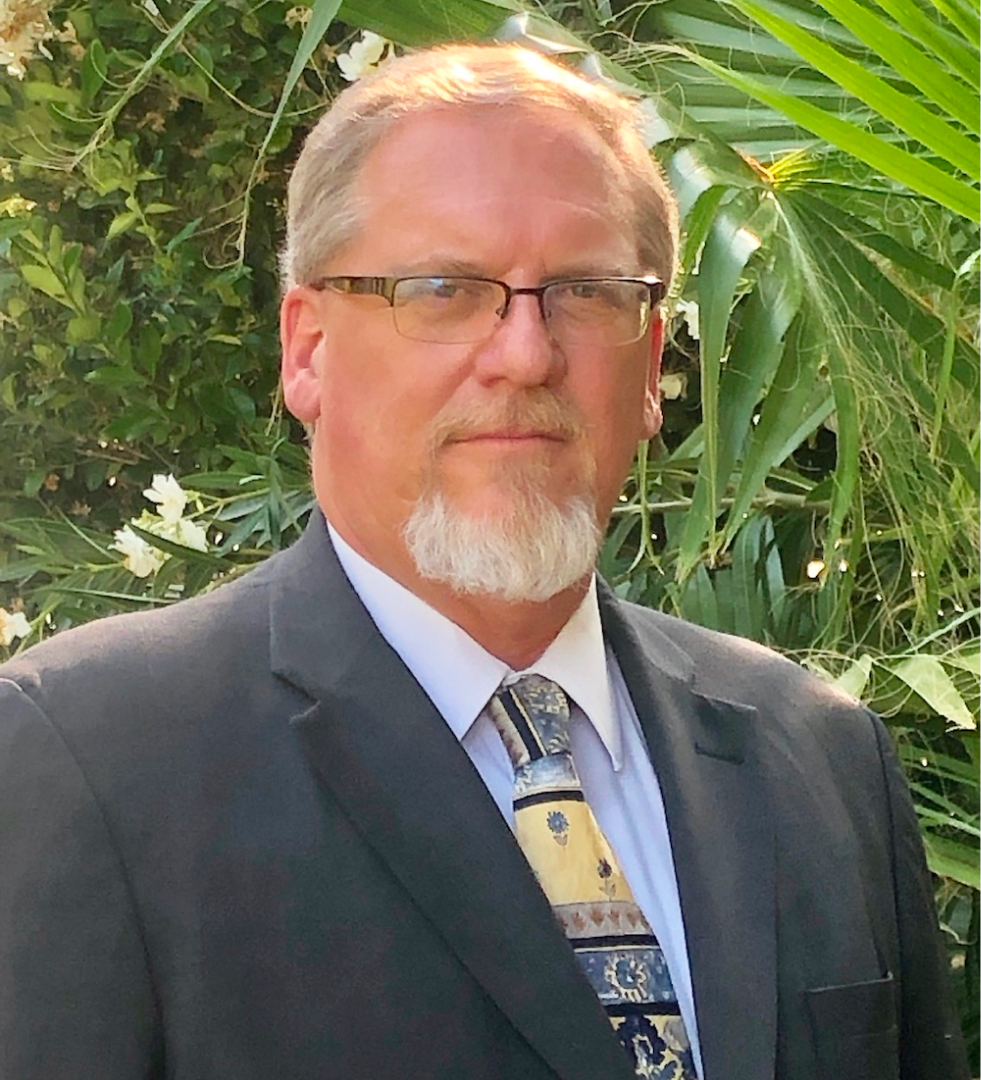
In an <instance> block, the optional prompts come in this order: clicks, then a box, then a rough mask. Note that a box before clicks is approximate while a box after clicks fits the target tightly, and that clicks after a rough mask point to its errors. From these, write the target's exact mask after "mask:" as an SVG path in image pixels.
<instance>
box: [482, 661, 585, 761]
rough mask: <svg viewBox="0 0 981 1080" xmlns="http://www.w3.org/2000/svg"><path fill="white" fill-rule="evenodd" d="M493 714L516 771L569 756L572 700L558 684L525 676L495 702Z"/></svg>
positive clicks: (493, 702)
mask: <svg viewBox="0 0 981 1080" xmlns="http://www.w3.org/2000/svg"><path fill="white" fill-rule="evenodd" d="M490 713H491V717H492V719H493V721H494V724H495V726H496V727H497V730H498V731H499V732H500V735H501V738H502V739H503V740H504V745H505V746H506V747H507V751H508V755H509V756H510V758H511V764H512V765H513V766H514V768H515V769H518V768H520V767H521V766H522V765H527V764H528V763H529V762H531V761H536V760H538V759H539V758H543V757H548V756H549V755H551V754H563V753H568V752H569V745H570V744H569V699H568V698H567V697H566V696H565V694H564V693H563V691H562V687H561V686H559V684H558V683H555V682H552V680H551V679H546V678H544V677H543V676H541V675H523V676H522V677H521V678H520V679H518V681H517V682H515V683H512V684H511V685H510V686H502V687H501V688H500V689H499V690H498V691H497V693H496V694H495V695H494V696H493V697H492V698H491V701H490Z"/></svg>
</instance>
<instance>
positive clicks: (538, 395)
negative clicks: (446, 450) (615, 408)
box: [431, 388, 586, 452]
mask: <svg viewBox="0 0 981 1080" xmlns="http://www.w3.org/2000/svg"><path fill="white" fill-rule="evenodd" d="M585 429H586V425H585V423H584V421H583V419H582V416H581V414H580V413H579V410H578V409H577V408H576V407H575V406H574V405H573V404H572V403H571V402H567V401H563V400H562V399H561V398H559V397H557V396H556V395H555V394H553V393H552V392H551V391H550V390H545V389H544V388H540V389H537V390H531V391H527V392H525V393H522V394H513V395H512V396H511V397H508V398H504V399H502V400H492V401H487V402H485V403H483V404H481V405H478V406H475V407H470V408H468V409H467V410H466V412H465V413H464V412H463V411H462V410H461V409H460V407H459V406H456V407H455V408H453V409H451V408H449V407H447V408H445V409H443V410H442V411H441V412H440V413H439V414H438V415H437V416H436V419H435V421H434V423H433V429H432V437H431V438H432V442H431V446H432V450H433V452H435V451H436V450H438V449H439V448H440V447H441V446H444V445H445V444H446V443H448V442H454V441H457V440H459V439H466V438H472V437H474V436H479V435H486V434H488V433H489V432H499V431H514V432H535V433H537V434H541V435H547V436H550V437H553V438H558V439H576V438H579V437H580V436H581V435H583V433H584V432H585Z"/></svg>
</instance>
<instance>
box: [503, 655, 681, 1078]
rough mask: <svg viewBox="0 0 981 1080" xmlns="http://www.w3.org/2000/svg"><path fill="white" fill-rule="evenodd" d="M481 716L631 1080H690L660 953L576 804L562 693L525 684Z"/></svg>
mask: <svg viewBox="0 0 981 1080" xmlns="http://www.w3.org/2000/svg"><path fill="white" fill-rule="evenodd" d="M490 713H491V717H492V718H493V720H494V724H495V726H496V727H497V730H498V731H499V732H500V734H501V738H502V739H503V740H504V745H505V746H506V747H507V751H508V755H509V756H510V758H511V764H512V765H513V766H514V818H515V835H516V837H517V840H518V843H519V845H520V846H521V850H522V851H523V852H524V854H525V857H526V858H527V859H528V862H529V864H530V866H531V869H532V870H533V872H534V874H535V877H536V878H537V879H538V883H539V884H540V885H541V887H542V890H543V891H544V893H545V895H546V896H547V897H548V900H549V902H550V903H551V905H552V909H553V911H554V912H555V915H556V917H557V918H558V920H559V922H560V923H561V925H562V928H563V929H564V931H565V933H566V936H567V937H568V938H569V939H570V943H571V944H572V948H573V950H574V951H575V954H576V956H577V958H578V960H579V963H580V966H581V967H582V970H583V973H584V974H585V976H586V978H587V979H588V980H589V983H590V985H591V986H592V987H593V989H594V990H595V991H596V994H597V995H598V996H599V999H600V1001H601V1002H602V1003H603V1005H604V1007H605V1008H606V1012H607V1015H608V1016H609V1018H610V1022H611V1023H612V1025H613V1029H614V1030H615V1032H616V1034H617V1037H618V1038H619V1040H620V1043H621V1044H622V1046H623V1048H624V1049H625V1050H626V1052H627V1055H628V1057H629V1058H630V1060H631V1062H632V1063H633V1066H634V1071H635V1073H636V1075H637V1076H639V1077H646V1078H657V1080H695V1077H696V1074H695V1067H694V1064H693V1062H692V1056H691V1049H690V1046H689V1042H688V1034H687V1032H686V1031H685V1024H684V1020H683V1019H682V1017H681V1012H680V1010H679V1008H678V999H677V995H676V994H675V992H674V987H673V986H672V983H671V975H670V973H669V972H668V966H667V963H666V961H665V959H664V954H663V952H662V951H661V947H660V945H659V944H658V941H657V938H656V937H655V935H654V933H653V931H652V930H651V928H650V925H649V924H648V922H647V920H646V919H645V918H644V915H643V913H642V912H641V910H640V908H639V907H638V906H637V904H636V902H635V900H634V897H633V893H632V892H631V891H630V886H629V885H628V883H627V880H626V878H624V876H623V874H622V873H621V871H620V868H619V866H618V865H617V861H616V857H615V856H614V854H613V851H612V850H611V848H610V845H609V843H608V842H607V839H606V837H605V836H604V835H603V833H602V831H601V830H600V827H599V825H598V823H597V821H596V818H595V817H594V816H593V812H592V810H591V809H590V808H589V804H588V803H587V802H586V799H585V796H584V795H583V790H582V785H581V784H580V782H579V776H578V774H577V772H576V767H575V764H574V763H573V760H572V752H571V748H570V736H569V702H568V699H567V698H566V696H565V694H564V693H563V692H562V688H561V687H560V686H558V684H556V683H554V682H552V681H551V680H550V679H545V678H543V677H542V676H540V675H525V676H523V677H522V678H521V679H519V680H518V681H517V682H516V683H514V684H513V685H512V686H507V687H502V688H501V689H500V690H498V691H497V693H496V694H495V695H494V697H493V698H492V699H491V702H490Z"/></svg>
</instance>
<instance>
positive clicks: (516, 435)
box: [449, 431, 565, 445]
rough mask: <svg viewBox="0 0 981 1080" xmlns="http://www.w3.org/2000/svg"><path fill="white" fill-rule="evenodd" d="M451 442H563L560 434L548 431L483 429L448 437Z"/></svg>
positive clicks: (514, 443)
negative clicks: (453, 437)
mask: <svg viewBox="0 0 981 1080" xmlns="http://www.w3.org/2000/svg"><path fill="white" fill-rule="evenodd" d="M449 441H450V442H451V443H487V444H493V443H501V444H513V445H520V444H522V443H534V442H550V443H560V442H565V439H564V438H563V437H562V436H561V435H556V434H554V433H552V432H548V431H483V432H479V433H476V434H472V435H463V436H460V437H459V438H455V439H450V440H449Z"/></svg>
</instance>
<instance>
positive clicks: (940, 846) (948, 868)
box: [923, 832, 981, 891]
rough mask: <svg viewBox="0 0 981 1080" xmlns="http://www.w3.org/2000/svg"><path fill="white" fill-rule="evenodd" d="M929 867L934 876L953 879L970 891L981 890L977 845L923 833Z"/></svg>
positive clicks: (980, 862)
mask: <svg viewBox="0 0 981 1080" xmlns="http://www.w3.org/2000/svg"><path fill="white" fill-rule="evenodd" d="M923 846H924V847H925V848H926V857H927V866H929V867H930V870H931V871H932V872H933V873H934V874H939V875H940V876H941V877H946V878H952V879H953V880H954V881H959V882H960V883H961V884H962V885H966V886H967V887H968V888H969V889H974V890H975V891H977V890H978V889H981V860H979V857H978V850H977V845H976V844H965V843H961V842H958V841H956V840H948V839H946V838H945V837H942V836H936V835H934V834H933V833H931V832H924V833H923Z"/></svg>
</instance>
